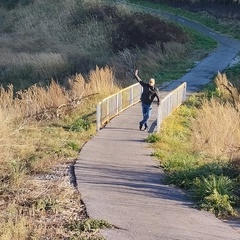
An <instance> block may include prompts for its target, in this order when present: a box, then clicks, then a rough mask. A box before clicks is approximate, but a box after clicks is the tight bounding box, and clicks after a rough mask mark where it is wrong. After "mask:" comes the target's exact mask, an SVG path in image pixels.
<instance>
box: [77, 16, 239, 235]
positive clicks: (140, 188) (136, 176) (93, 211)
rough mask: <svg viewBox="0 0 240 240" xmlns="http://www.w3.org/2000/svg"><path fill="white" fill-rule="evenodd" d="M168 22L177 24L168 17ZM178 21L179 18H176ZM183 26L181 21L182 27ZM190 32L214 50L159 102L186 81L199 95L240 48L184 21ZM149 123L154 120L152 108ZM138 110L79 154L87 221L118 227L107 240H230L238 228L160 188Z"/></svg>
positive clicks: (173, 191)
mask: <svg viewBox="0 0 240 240" xmlns="http://www.w3.org/2000/svg"><path fill="white" fill-rule="evenodd" d="M172 18H176V17H175V16H172ZM177 20H179V18H178V17H177ZM186 21H187V20H185V19H182V18H181V22H185V23H186ZM187 24H190V25H191V27H194V28H199V29H198V30H199V31H201V32H203V33H204V34H206V35H209V36H211V37H213V38H215V39H217V40H218V41H219V43H220V44H219V47H218V48H217V49H216V50H215V51H214V52H213V53H212V54H210V55H209V56H208V57H207V58H206V59H205V60H203V61H202V62H201V63H199V64H198V65H197V66H196V67H195V68H194V69H192V71H191V72H189V73H188V74H186V75H185V76H184V77H182V78H181V79H179V80H177V81H175V82H173V83H172V84H171V85H169V86H168V87H166V88H165V89H163V90H162V91H161V93H162V97H163V96H164V95H165V94H166V93H167V92H168V91H171V90H172V89H173V88H175V87H176V86H177V85H179V84H180V83H181V82H183V81H186V82H187V84H188V87H187V92H188V94H192V93H194V92H196V91H198V90H199V89H200V88H201V87H202V86H203V85H204V84H206V83H208V82H209V79H210V78H211V77H212V76H213V74H215V73H216V72H217V71H222V70H223V69H224V68H226V67H227V65H228V64H229V62H230V61H231V60H232V59H233V58H234V57H235V55H236V54H237V52H238V51H239V50H240V42H239V41H237V40H232V39H230V38H228V37H225V36H221V35H219V34H217V33H214V32H213V31H211V34H210V30H209V29H206V28H205V27H203V26H201V25H199V24H196V23H192V22H190V21H187ZM154 107H155V109H153V115H152V119H151V121H152V122H153V121H154V120H155V119H156V115H155V116H154V114H156V112H157V111H156V106H154ZM140 119H141V106H140V104H136V105H135V106H133V107H131V108H130V109H128V110H126V111H125V112H124V113H122V114H121V115H120V116H118V117H115V118H114V119H113V120H112V121H111V122H110V123H109V124H108V125H107V126H106V127H105V128H104V129H102V130H101V131H100V132H98V133H97V134H96V136H95V137H93V138H92V139H91V140H90V141H89V142H87V143H86V144H85V146H84V147H83V148H82V150H81V152H80V155H79V159H78V161H77V162H76V165H75V174H76V179H77V184H78V189H79V192H80V193H81V196H82V199H83V201H84V203H85V205H86V208H87V212H88V214H89V216H90V217H91V218H96V219H104V220H106V221H108V222H109V223H111V224H113V225H115V226H116V227H118V229H113V230H112V229H107V230H103V231H101V234H102V235H103V236H105V237H106V239H108V240H177V239H179V240H200V239H201V240H222V239H224V240H233V239H235V240H236V239H240V231H238V228H236V227H239V226H235V228H234V227H233V226H230V225H229V224H227V223H224V222H222V221H221V220H219V219H217V218H215V216H214V215H212V214H210V213H207V212H205V211H198V210H196V209H194V208H193V206H192V203H191V202H190V201H189V200H188V198H187V196H186V195H185V194H184V193H183V192H181V191H180V190H179V189H176V188H173V187H170V186H168V185H164V184H163V183H162V179H163V177H164V173H163V172H162V170H161V169H159V168H157V166H158V162H157V161H156V160H155V159H154V158H153V157H151V152H152V149H151V148H150V146H149V145H148V144H147V143H146V142H144V139H145V138H146V137H147V135H148V133H147V132H143V131H139V130H138V122H139V120H140Z"/></svg>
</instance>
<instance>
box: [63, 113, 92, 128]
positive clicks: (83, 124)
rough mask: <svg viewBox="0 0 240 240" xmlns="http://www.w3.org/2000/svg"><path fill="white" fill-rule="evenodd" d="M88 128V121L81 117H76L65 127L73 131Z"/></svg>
mask: <svg viewBox="0 0 240 240" xmlns="http://www.w3.org/2000/svg"><path fill="white" fill-rule="evenodd" d="M89 128H90V122H89V121H88V120H87V119H84V118H82V117H80V118H78V119H76V120H75V121H74V122H73V123H72V124H71V125H69V126H66V127H65V129H66V130H68V131H73V132H81V131H87V130H88V129H89Z"/></svg>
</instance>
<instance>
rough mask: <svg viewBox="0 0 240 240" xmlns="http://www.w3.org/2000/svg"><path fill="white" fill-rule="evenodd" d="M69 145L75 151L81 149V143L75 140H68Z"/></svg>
mask: <svg viewBox="0 0 240 240" xmlns="http://www.w3.org/2000/svg"><path fill="white" fill-rule="evenodd" d="M67 145H68V147H70V148H71V149H72V150H74V151H79V144H78V143H75V142H72V141H71V142H68V143H67Z"/></svg>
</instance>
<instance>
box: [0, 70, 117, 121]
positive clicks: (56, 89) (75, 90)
mask: <svg viewBox="0 0 240 240" xmlns="http://www.w3.org/2000/svg"><path fill="white" fill-rule="evenodd" d="M116 90H117V85H116V81H115V77H114V75H113V71H112V69H111V68H109V67H107V66H106V67H104V68H99V67H96V70H92V71H91V72H90V73H89V76H87V78H84V77H83V76H82V75H81V74H76V75H75V76H74V77H72V78H70V79H69V81H68V86H67V87H63V86H61V85H59V84H58V83H57V82H56V81H54V80H52V82H51V84H50V85H49V86H47V87H40V86H37V85H33V86H31V87H29V88H28V89H26V90H20V91H18V92H17V93H16V94H15V93H14V88H13V86H12V85H9V86H8V88H7V89H4V88H3V87H1V89H0V107H1V109H2V111H4V112H6V113H8V114H11V115H14V116H15V117H16V118H20V119H21V118H35V119H37V120H43V119H54V118H57V117H60V116H63V115H64V114H66V113H67V112H69V111H71V110H72V109H73V108H75V107H76V106H77V105H78V104H79V103H81V101H83V99H84V98H86V97H88V96H90V95H92V94H103V93H105V92H108V93H112V92H113V91H116Z"/></svg>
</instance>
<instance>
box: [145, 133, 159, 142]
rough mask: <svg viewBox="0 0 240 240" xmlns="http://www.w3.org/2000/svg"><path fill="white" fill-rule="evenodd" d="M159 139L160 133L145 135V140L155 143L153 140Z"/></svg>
mask: <svg viewBox="0 0 240 240" xmlns="http://www.w3.org/2000/svg"><path fill="white" fill-rule="evenodd" d="M159 140H160V135H159V134H157V133H153V134H150V135H149V136H148V137H147V139H146V142H148V143H155V142H158V141H159Z"/></svg>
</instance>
